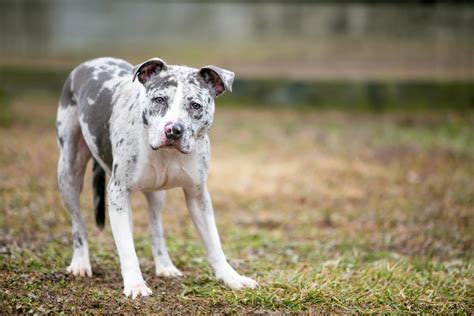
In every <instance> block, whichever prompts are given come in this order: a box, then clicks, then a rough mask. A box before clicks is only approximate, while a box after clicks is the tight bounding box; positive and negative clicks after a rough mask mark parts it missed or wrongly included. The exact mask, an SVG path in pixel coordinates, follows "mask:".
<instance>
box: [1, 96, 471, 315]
mask: <svg viewBox="0 0 474 316" xmlns="http://www.w3.org/2000/svg"><path fill="white" fill-rule="evenodd" d="M52 103H54V101H52V100H50V99H44V100H31V99H21V100H18V101H17V102H16V103H15V104H14V111H15V121H14V123H13V125H12V126H11V127H9V128H1V129H0V135H1V137H0V202H1V204H0V207H1V212H0V224H1V225H0V229H1V230H0V234H1V235H0V289H1V291H0V301H1V302H2V303H1V306H2V307H1V309H0V310H1V311H3V312H15V311H16V312H28V311H30V310H31V311H36V312H46V311H56V312H57V311H65V312H86V311H89V312H120V311H122V312H124V311H125V312H135V311H141V312H149V311H163V312H167V313H180V312H189V311H194V312H198V311H202V312H211V311H217V312H219V311H220V312H230V311H238V312H245V311H262V310H281V311H300V310H310V311H339V312H396V311H405V312H407V311H418V312H420V311H428V312H447V311H464V312H468V313H469V312H472V311H473V300H472V298H473V272H474V271H473V270H474V269H473V265H472V255H473V250H474V249H473V244H474V234H473V231H474V223H473V219H474V216H473V215H474V208H473V206H474V186H473V179H474V163H473V162H474V150H473V148H474V136H473V135H474V133H473V132H474V128H473V122H474V117H473V116H472V114H468V115H459V114H455V113H454V114H453V113H451V114H446V113H386V114H377V115H375V114H367V113H344V112H342V111H316V110H288V109H278V110H270V109H251V108H245V109H228V108H218V110H217V113H216V122H215V125H214V126H213V128H212V132H211V139H212V162H211V173H210V178H209V186H210V191H211V194H212V197H213V201H214V205H215V209H216V213H217V219H218V225H219V228H220V233H221V236H222V239H223V243H224V247H225V249H226V253H227V254H228V256H229V257H230V258H231V262H232V264H233V265H235V266H237V267H238V268H239V270H241V271H244V272H245V273H247V274H249V275H250V276H252V277H254V278H257V279H258V281H259V282H260V283H261V285H262V287H261V288H260V289H259V290H257V291H244V292H232V291H229V290H226V289H224V288H223V287H222V286H220V285H219V284H217V283H216V282H214V281H212V279H211V277H210V271H209V269H208V267H207V265H206V264H205V263H204V262H203V261H204V260H203V259H204V254H203V251H202V249H201V247H200V244H199V242H198V241H197V237H196V234H195V232H194V229H193V228H192V226H191V222H190V220H189V218H188V216H187V213H186V210H185V206H184V202H183V198H182V194H181V192H180V191H179V190H173V191H171V192H170V193H169V194H168V200H167V206H166V212H165V216H164V225H165V230H166V231H167V234H168V236H169V244H170V249H171V253H172V257H173V258H174V260H175V262H176V263H177V265H178V267H179V268H180V269H182V270H183V271H184V273H185V276H184V278H183V279H182V280H161V279H158V278H157V277H152V271H153V266H152V258H151V253H150V250H149V242H148V238H147V235H148V233H147V223H148V221H147V212H146V209H145V201H144V199H143V198H142V197H141V196H140V195H136V196H135V197H134V199H133V208H134V221H135V227H136V245H137V249H138V252H139V256H140V258H141V260H142V267H143V271H144V273H145V276H146V278H147V280H148V282H149V283H150V285H151V286H152V288H153V290H154V293H155V294H154V296H152V297H151V298H147V299H145V300H142V301H134V302H131V301H128V300H125V299H124V298H122V296H121V281H120V273H119V270H118V264H117V259H116V254H115V249H114V246H113V241H112V239H111V233H110V229H109V228H108V227H107V228H106V229H105V230H104V232H99V231H98V230H97V229H96V228H95V227H94V225H93V216H92V211H91V193H90V192H91V190H90V171H88V173H87V175H86V177H87V180H86V186H85V188H84V194H83V197H82V205H83V209H84V211H83V213H84V215H85V216H86V219H87V225H88V230H89V239H90V241H91V247H92V251H91V256H92V265H93V270H94V273H95V277H94V278H93V279H92V280H86V281H84V280H75V279H73V278H71V277H69V276H67V275H66V274H65V273H64V269H65V267H66V265H67V262H68V260H69V259H70V255H71V249H70V248H71V243H70V236H69V234H70V223H69V217H68V214H67V212H66V211H65V210H64V209H63V207H62V206H61V201H60V198H59V194H58V191H57V184H56V160H57V157H58V152H57V148H56V142H55V137H54V124H53V122H54V113H55V108H54V106H52V105H51V104H52Z"/></svg>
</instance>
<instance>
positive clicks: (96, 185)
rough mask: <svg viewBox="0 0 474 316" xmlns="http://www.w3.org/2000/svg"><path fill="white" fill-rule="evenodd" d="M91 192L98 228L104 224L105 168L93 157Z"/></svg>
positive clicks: (101, 227)
mask: <svg viewBox="0 0 474 316" xmlns="http://www.w3.org/2000/svg"><path fill="white" fill-rule="evenodd" d="M92 194H93V198H94V200H93V201H94V212H95V222H96V224H97V227H99V229H103V228H104V224H105V170H104V169H102V167H101V166H100V165H99V163H98V162H97V161H96V160H95V159H93V164H92Z"/></svg>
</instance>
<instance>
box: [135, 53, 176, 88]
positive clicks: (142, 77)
mask: <svg viewBox="0 0 474 316" xmlns="http://www.w3.org/2000/svg"><path fill="white" fill-rule="evenodd" d="M167 67H168V65H166V63H165V62H164V60H162V59H160V58H156V57H155V58H152V59H149V60H147V61H145V62H143V63H141V64H139V65H136V66H135V67H133V80H132V82H133V81H135V79H136V78H137V77H138V81H140V83H141V84H144V83H145V82H147V81H148V80H149V79H150V77H151V76H153V75H157V74H158V73H160V72H161V71H163V70H166V68H167Z"/></svg>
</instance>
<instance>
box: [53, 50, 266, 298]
mask: <svg viewBox="0 0 474 316" xmlns="http://www.w3.org/2000/svg"><path fill="white" fill-rule="evenodd" d="M233 80H234V73H233V72H231V71H229V70H225V69H222V68H219V67H216V66H206V67H203V68H201V69H196V68H190V67H187V66H179V65H168V64H166V62H165V61H164V60H162V59H160V58H152V59H149V60H147V61H145V62H143V63H141V64H139V65H137V66H135V67H133V66H132V65H131V64H129V63H128V62H126V61H124V60H121V59H116V58H111V57H103V58H97V59H93V60H89V61H87V62H85V63H82V64H80V65H79V66H77V67H76V68H75V69H74V70H73V71H72V72H71V73H70V74H69V76H68V78H67V80H66V82H65V83H64V86H63V89H62V93H61V97H60V101H59V107H58V112H57V120H56V130H57V142H58V147H59V150H60V156H59V161H58V185H59V189H60V193H61V197H62V200H63V203H64V206H65V208H67V210H68V211H69V213H70V215H71V219H72V236H73V256H72V260H71V264H70V265H69V267H68V268H67V271H68V272H69V273H72V274H73V275H75V276H88V277H91V276H92V269H91V264H90V260H89V248H88V241H87V233H86V229H85V225H84V221H83V219H82V215H81V212H80V206H79V196H80V194H81V192H82V187H83V179H84V173H85V169H86V165H87V163H88V161H89V160H90V159H91V158H92V160H93V164H92V170H93V171H92V174H93V175H92V182H93V195H94V200H93V201H94V210H95V220H96V223H97V225H98V227H99V228H103V227H104V223H105V204H106V203H105V202H106V194H105V193H106V191H107V206H108V213H109V220H110V225H111V228H112V234H113V237H114V241H115V245H116V247H117V251H118V255H119V259H120V268H121V273H122V277H123V286H124V290H123V292H124V294H125V296H127V297H132V298H133V299H134V298H136V297H137V296H143V297H144V296H148V295H151V294H152V291H151V290H150V288H149V287H148V286H147V284H146V283H145V281H144V279H143V276H142V273H141V270H140V266H139V262H138V258H137V254H136V252H135V247H134V243H133V227H132V210H131V207H130V194H131V193H132V192H136V191H142V192H143V193H144V195H145V197H146V200H147V202H148V206H149V213H150V230H151V242H152V249H153V257H154V262H155V272H156V274H157V275H158V276H162V277H179V276H181V272H180V271H179V270H178V269H177V268H176V267H175V265H174V264H173V262H172V260H171V258H170V255H169V254H168V251H167V248H166V243H165V239H164V232H163V227H162V224H161V210H162V207H163V204H164V199H165V192H164V191H165V190H167V189H171V188H175V187H181V188H182V189H183V191H184V195H185V200H186V206H187V208H188V210H189V213H190V215H191V218H192V221H193V223H194V225H195V227H196V229H197V231H198V233H199V236H200V238H201V239H202V241H203V244H204V247H205V249H206V253H207V258H208V262H209V264H210V266H211V267H212V269H213V271H214V274H215V276H216V278H217V279H218V280H222V281H223V282H224V283H225V284H226V285H227V286H228V287H230V288H231V289H242V288H255V287H256V286H257V283H256V282H255V281H254V280H252V279H251V278H248V277H245V276H242V275H240V274H239V273H237V272H236V271H235V270H234V268H232V266H231V265H230V264H229V263H228V261H227V259H226V257H225V255H224V252H223V250H222V247H221V242H220V239H219V235H218V231H217V227H216V223H215V220H214V211H213V207H212V203H211V198H210V195H209V191H208V188H207V174H208V169H209V159H210V142H209V136H208V129H209V127H210V126H211V124H212V122H213V117H214V107H215V103H214V101H215V98H216V97H218V96H220V95H222V94H223V93H224V92H225V91H226V90H229V91H232V83H233ZM106 175H108V176H109V177H110V181H109V183H108V185H107V187H106V183H105V182H106Z"/></svg>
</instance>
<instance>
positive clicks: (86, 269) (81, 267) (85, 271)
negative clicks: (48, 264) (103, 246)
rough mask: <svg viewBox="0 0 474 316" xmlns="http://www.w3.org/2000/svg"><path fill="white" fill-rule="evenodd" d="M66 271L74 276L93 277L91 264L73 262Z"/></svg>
mask: <svg viewBox="0 0 474 316" xmlns="http://www.w3.org/2000/svg"><path fill="white" fill-rule="evenodd" d="M66 270H67V272H69V273H72V275H74V276H81V277H85V276H88V277H92V268H91V264H90V263H89V262H81V261H78V260H73V261H72V262H71V264H70V265H69V267H67V269H66Z"/></svg>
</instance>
